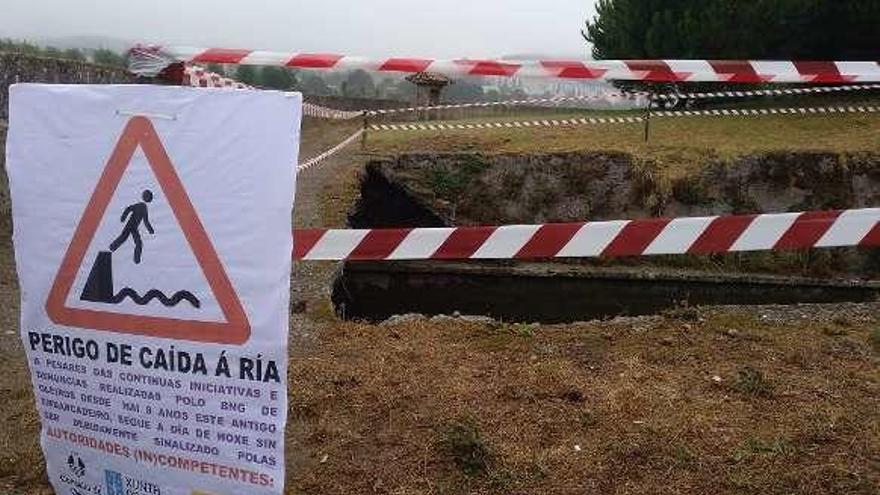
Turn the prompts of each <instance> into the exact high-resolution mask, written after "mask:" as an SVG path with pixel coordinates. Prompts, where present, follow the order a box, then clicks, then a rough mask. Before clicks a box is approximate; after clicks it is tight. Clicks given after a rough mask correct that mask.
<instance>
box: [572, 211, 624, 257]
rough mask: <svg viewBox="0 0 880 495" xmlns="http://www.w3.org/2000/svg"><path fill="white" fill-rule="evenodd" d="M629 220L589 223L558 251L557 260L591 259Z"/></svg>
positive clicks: (599, 252) (603, 248) (606, 245)
mask: <svg viewBox="0 0 880 495" xmlns="http://www.w3.org/2000/svg"><path fill="white" fill-rule="evenodd" d="M628 223H629V220H612V221H609V222H591V223H588V224H586V225H584V226H583V227H581V228H580V229H579V230H578V231H577V233H576V234H575V235H574V237H572V238H571V240H570V241H568V243H566V245H565V246H564V247H563V248H562V249H560V250H559V253H557V255H556V257H557V258H592V257H596V256H599V255H600V254H602V251H604V250H605V248H606V247H608V245H609V244H611V241H613V240H614V239H615V238H616V237H617V235H618V234H620V231H621V230H623V228H624V227H626V225H627V224H628Z"/></svg>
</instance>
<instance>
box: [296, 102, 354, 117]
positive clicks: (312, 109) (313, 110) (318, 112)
mask: <svg viewBox="0 0 880 495" xmlns="http://www.w3.org/2000/svg"><path fill="white" fill-rule="evenodd" d="M303 115H307V116H309V117H315V118H319V119H332V120H351V119H356V118H358V117H363V116H364V111H363V110H361V111H352V110H336V109H335V108H327V107H322V106H320V105H315V104H314V103H309V102H304V103H303Z"/></svg>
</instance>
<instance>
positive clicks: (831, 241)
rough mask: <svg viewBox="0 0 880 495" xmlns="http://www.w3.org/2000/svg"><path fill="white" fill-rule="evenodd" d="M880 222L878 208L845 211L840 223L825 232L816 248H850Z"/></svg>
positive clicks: (879, 209) (879, 210)
mask: <svg viewBox="0 0 880 495" xmlns="http://www.w3.org/2000/svg"><path fill="white" fill-rule="evenodd" d="M878 221H880V208H865V209H863V210H847V211H844V212H843V213H841V215H840V221H839V222H835V223H834V225H832V226H831V228H830V229H828V231H827V232H825V235H823V236H822V237H821V238H820V239H819V240H818V241H817V242H816V247H836V246H852V245H854V244H857V243H858V242H859V241H860V240H861V239H864V238H865V236H866V235H868V232H870V231H871V229H872V228H874V225H876V224H877V222H878Z"/></svg>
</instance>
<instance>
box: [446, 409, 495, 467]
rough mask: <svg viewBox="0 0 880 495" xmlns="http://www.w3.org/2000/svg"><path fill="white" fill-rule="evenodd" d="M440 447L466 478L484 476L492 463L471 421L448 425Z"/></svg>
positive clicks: (487, 449)
mask: <svg viewBox="0 0 880 495" xmlns="http://www.w3.org/2000/svg"><path fill="white" fill-rule="evenodd" d="M442 447H443V450H444V451H445V452H446V454H447V455H449V456H450V457H451V458H452V460H453V462H455V465H456V466H457V467H458V468H459V469H460V470H461V472H462V473H464V474H465V475H467V476H479V475H482V474H485V473H486V470H487V469H488V468H489V465H490V464H491V463H492V457H493V456H492V452H491V450H490V449H489V446H488V445H486V442H485V440H483V437H482V435H480V431H479V430H478V429H477V427H476V426H475V425H474V424H473V423H472V422H471V421H467V420H466V421H459V422H455V423H453V424H452V425H450V426H449V428H447V430H446V432H445V433H444V437H443V441H442Z"/></svg>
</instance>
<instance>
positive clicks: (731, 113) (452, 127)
mask: <svg viewBox="0 0 880 495" xmlns="http://www.w3.org/2000/svg"><path fill="white" fill-rule="evenodd" d="M876 112H880V107H875V106H848V107H843V106H840V107H791V108H729V109H713V110H660V111H654V112H652V113H651V117H652V118H654V117H657V118H681V117H749V116H752V117H763V116H769V115H827V114H839V113H876ZM644 121H645V119H644V117H638V116H623V117H580V118H570V119H541V120H517V121H507V122H472V123H442V122H433V123H415V124H371V125H370V126H369V128H370V130H371V131H460V130H471V129H515V128H523V127H559V126H568V127H570V126H579V125H591V124H638V123H641V122H644Z"/></svg>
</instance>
